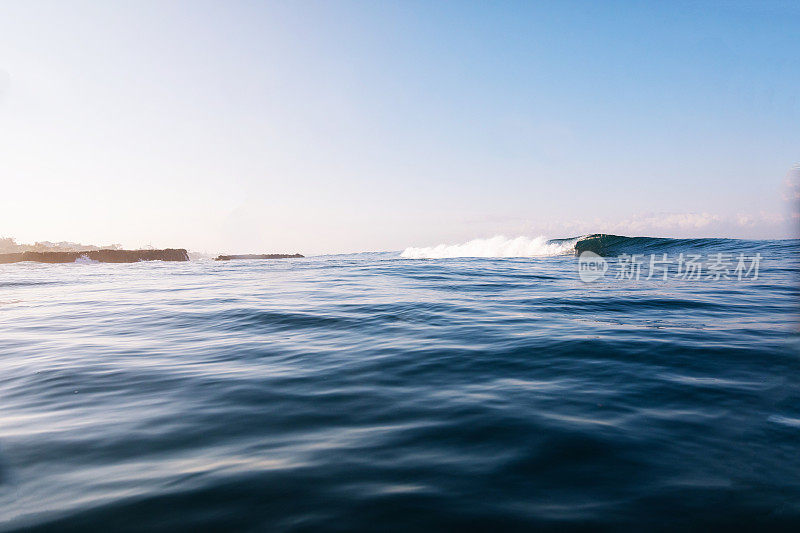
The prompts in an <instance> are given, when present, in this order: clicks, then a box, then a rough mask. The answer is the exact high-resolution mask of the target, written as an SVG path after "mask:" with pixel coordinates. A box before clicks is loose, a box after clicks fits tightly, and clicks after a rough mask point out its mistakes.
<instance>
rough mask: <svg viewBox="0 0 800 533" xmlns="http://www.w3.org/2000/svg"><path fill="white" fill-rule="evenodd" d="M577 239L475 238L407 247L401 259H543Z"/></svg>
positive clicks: (570, 246)
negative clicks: (427, 245)
mask: <svg viewBox="0 0 800 533" xmlns="http://www.w3.org/2000/svg"><path fill="white" fill-rule="evenodd" d="M575 240H576V239H571V240H568V241H557V242H551V241H549V240H548V239H547V237H541V236H540V237H533V238H530V237H516V238H514V239H509V238H507V237H503V236H501V235H498V236H497V237H492V238H490V239H474V240H471V241H469V242H465V243H462V244H440V245H438V246H431V247H428V248H406V249H405V250H403V253H401V254H400V257H404V258H406V259H441V258H448V257H542V256H550V255H561V254H565V253H569V252H571V251H572V250H573V249H574V246H575Z"/></svg>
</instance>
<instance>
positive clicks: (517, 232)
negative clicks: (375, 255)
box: [0, 0, 800, 254]
mask: <svg viewBox="0 0 800 533" xmlns="http://www.w3.org/2000/svg"><path fill="white" fill-rule="evenodd" d="M798 28H800V4H798V3H797V2H769V1H763V2H761V1H759V2H756V1H753V2H737V1H728V2H680V1H675V2H633V1H631V2H614V1H609V2H571V1H563V2H562V1H552V2H467V1H463V2H444V1H419V2H417V1H410V0H409V1H400V2H393V1H390V0H384V1H381V2H368V1H358V2H350V1H325V2H322V1H315V2H309V1H293V2H289V1H282V2H249V1H247V2H245V1H238V2H237V1H226V2H223V1H215V2H203V1H199V0H197V1H192V2H179V1H173V2H149V1H141V0H137V1H124V0H121V1H114V2H105V1H95V2H77V1H69V0H65V1H54V2H42V1H38V0H25V1H14V0H4V1H2V2H0V237H14V238H16V239H17V241H18V242H34V241H43V240H49V241H62V240H68V241H76V242H84V243H94V244H104V243H120V244H122V245H124V246H126V247H139V246H145V245H151V246H156V247H168V246H169V247H184V248H189V249H192V250H197V251H203V252H208V253H216V252H231V253H237V252H238V253H248V252H261V253H267V252H300V253H305V254H321V253H340V252H354V251H375V250H401V249H404V248H406V247H408V246H430V245H435V244H439V243H457V242H463V241H467V240H470V239H474V238H486V237H491V236H494V235H506V236H509V237H516V236H530V237H533V236H537V235H546V236H548V237H553V238H557V237H569V236H575V235H580V234H586V233H598V232H610V233H617V234H624V235H651V236H667V237H669V236H674V237H686V236H695V237H707V236H724V237H740V238H789V237H796V236H797V233H798V228H800V220H798V218H797V206H798V200H800V195H798V191H800V188H798V183H800V166H798V165H800V31H798Z"/></svg>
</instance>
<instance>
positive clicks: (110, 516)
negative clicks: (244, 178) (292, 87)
mask: <svg viewBox="0 0 800 533" xmlns="http://www.w3.org/2000/svg"><path fill="white" fill-rule="evenodd" d="M489 241H491V240H486V241H473V243H471V244H470V243H467V244H465V245H463V246H461V247H460V248H459V247H455V248H454V247H448V246H442V247H433V248H426V249H423V248H414V249H409V250H406V251H404V252H402V253H400V252H387V253H364V254H353V255H338V256H323V257H310V258H304V259H288V260H259V261H229V262H214V261H193V262H187V263H162V262H147V263H136V264H117V265H112V264H91V263H89V264H86V263H87V262H81V263H79V264H61V265H45V264H36V263H19V264H11V265H0V332H2V334H1V335H0V530H2V531H15V530H26V531H88V530H93V531H120V530H151V531H199V530H229V531H239V530H243V531H331V530H332V531H359V530H365V531H395V530H397V531H400V530H403V531H407V530H413V531H426V530H448V531H460V530H495V531H508V530H530V529H531V528H540V529H554V530H556V529H557V530H565V529H567V530H572V529H586V530H597V529H620V528H621V529H635V530H663V529H673V528H687V527H688V528H691V529H697V530H706V529H708V528H715V529H723V528H756V527H764V528H771V529H786V530H792V529H794V530H798V528H800V342H799V340H798V321H799V320H800V283H799V282H800V254H798V252H800V241H797V240H788V241H737V240H727V239H694V240H670V239H632V238H626V237H613V236H605V237H598V238H593V239H572V240H569V239H567V240H560V241H547V242H542V241H535V240H525V239H523V240H522V241H519V240H516V241H514V242H512V241H502V242H489ZM575 249H577V250H578V251H583V250H591V251H593V252H595V253H597V254H598V255H599V256H601V257H603V259H602V261H605V262H606V263H605V265H606V267H607V268H608V270H607V272H605V275H604V276H603V277H601V278H600V279H597V280H595V281H592V282H585V281H582V278H581V276H580V272H579V266H580V260H579V258H578V257H576V254H575ZM464 254H467V255H468V254H473V255H483V256H485V257H459V255H464ZM520 254H526V255H532V256H533V257H496V256H506V255H512V256H513V255H520ZM620 254H629V255H636V254H640V255H642V256H643V257H644V259H646V260H647V261H649V260H650V254H656V255H657V257H658V258H659V259H663V258H664V255H663V254H667V257H668V261H674V263H667V265H668V266H667V269H666V270H665V271H664V273H663V274H662V271H661V270H659V271H658V273H657V274H655V275H653V276H648V273H649V272H650V269H649V267H650V265H649V264H646V265H645V266H644V267H643V269H642V270H641V273H640V275H639V276H638V278H639V279H636V276H633V275H632V274H631V272H632V271H626V270H625V268H624V267H625V266H626V265H627V264H628V263H630V261H629V259H630V258H629V257H628V258H626V256H621V257H619V256H620ZM681 254H683V255H681ZM692 254H696V255H699V256H702V262H703V264H704V266H705V268H706V269H705V270H704V271H703V272H702V276H700V277H699V279H687V278H686V277H685V276H683V277H681V274H680V268H679V263H678V258H682V259H687V258H688V257H689V256H690V255H692ZM716 254H723V257H727V255H726V254H729V255H730V256H731V257H732V258H733V259H732V263H731V264H730V265H729V267H730V268H727V267H726V268H727V270H725V271H722V272H720V269H719V268H716V269H715V268H712V267H710V266H709V265H710V264H711V263H713V262H714V261H713V260H714V256H715V255H716ZM740 254H744V256H745V257H746V258H755V257H756V254H760V255H759V256H758V257H759V260H760V262H759V263H758V275H757V277H756V276H755V275H754V272H753V269H752V268H751V269H750V273H749V274H748V273H747V272H744V271H742V270H740V271H739V272H738V273H737V272H736V271H735V267H736V266H737V260H736V259H735V258H736V257H737V256H739V255H740ZM493 256H495V257H493ZM754 261H755V260H754V259H751V260H750V261H749V262H747V263H746V265H747V266H748V267H752V263H753V262H754ZM634 262H635V261H634ZM716 262H717V263H718V264H719V263H720V261H716ZM654 271H655V270H654ZM626 272H627V273H626ZM629 274H630V275H629ZM684 274H685V271H684ZM717 275H719V276H720V277H719V279H716V278H717ZM726 276H727V278H728V279H726ZM648 277H650V279H647V278H648ZM739 277H742V278H743V279H741V280H740V279H738V278H739ZM665 278H666V279H665Z"/></svg>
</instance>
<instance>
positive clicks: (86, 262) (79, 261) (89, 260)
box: [75, 254, 100, 265]
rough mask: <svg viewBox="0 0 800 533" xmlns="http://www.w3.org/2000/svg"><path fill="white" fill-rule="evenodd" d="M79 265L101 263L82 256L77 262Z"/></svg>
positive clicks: (84, 255)
mask: <svg viewBox="0 0 800 533" xmlns="http://www.w3.org/2000/svg"><path fill="white" fill-rule="evenodd" d="M75 262H76V263H78V264H79V265H99V264H100V261H95V260H94V259H92V258H90V257H89V256H88V255H86V254H82V255H81V256H80V257H78V258H77V259H76V260H75Z"/></svg>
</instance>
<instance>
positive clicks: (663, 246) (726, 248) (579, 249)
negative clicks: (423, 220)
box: [400, 233, 800, 259]
mask: <svg viewBox="0 0 800 533" xmlns="http://www.w3.org/2000/svg"><path fill="white" fill-rule="evenodd" d="M776 247H779V248H783V249H792V250H797V249H798V248H800V239H786V240H777V241H775V240H772V241H751V240H741V239H728V238H698V239H673V238H668V237H628V236H625V235H611V234H604V233H594V234H591V235H581V236H577V237H568V238H565V239H548V238H546V237H541V236H540V237H534V238H530V237H516V238H513V239H510V238H507V237H503V236H497V237H492V238H490V239H474V240H471V241H468V242H465V243H462V244H440V245H438V246H431V247H427V248H413V247H412V248H406V249H405V250H403V252H402V253H401V254H400V257H403V258H406V259H445V258H456V257H546V256H555V255H567V254H575V255H580V254H581V253H583V252H586V251H590V252H594V253H596V254H598V255H602V256H617V255H621V254H631V255H632V254H651V253H673V252H674V253H678V252H680V251H692V252H705V251H708V250H710V249H717V250H719V251H720V252H725V253H739V252H756V251H760V250H764V249H766V248H776Z"/></svg>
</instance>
